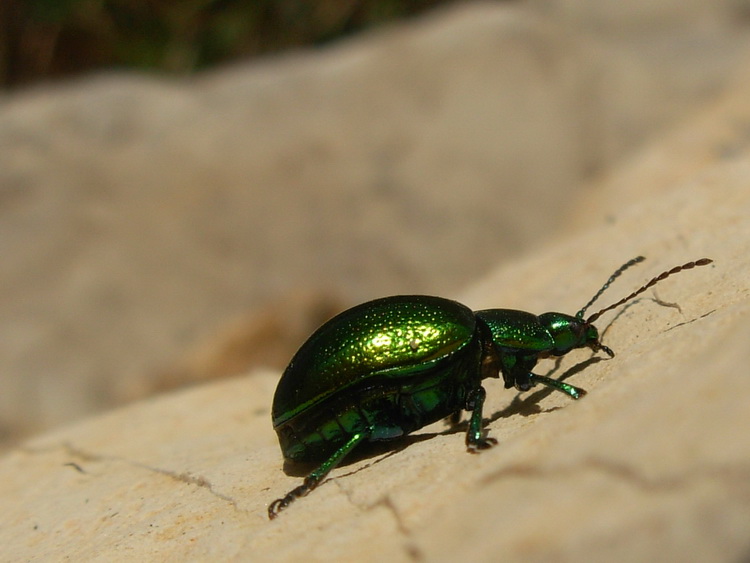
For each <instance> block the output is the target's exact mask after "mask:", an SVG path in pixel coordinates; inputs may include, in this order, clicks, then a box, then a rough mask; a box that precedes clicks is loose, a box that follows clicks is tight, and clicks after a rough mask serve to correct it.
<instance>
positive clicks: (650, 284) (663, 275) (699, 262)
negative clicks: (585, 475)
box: [582, 257, 713, 324]
mask: <svg viewBox="0 0 750 563" xmlns="http://www.w3.org/2000/svg"><path fill="white" fill-rule="evenodd" d="M639 258H640V257H639ZM635 261H637V262H640V261H641V260H638V259H637V258H634V259H633V260H631V261H630V262H628V263H627V264H625V265H624V266H623V267H622V268H620V269H619V270H617V272H615V273H614V274H613V275H612V277H611V278H609V281H608V282H607V283H606V284H604V288H606V287H607V286H608V285H609V284H610V282H611V281H612V279H613V278H616V277H617V276H618V275H619V274H620V273H621V271H622V270H624V269H625V268H626V267H628V266H630V265H631V262H632V263H635ZM711 262H713V260H711V259H710V258H701V259H700V260H695V261H694V262H687V263H686V264H683V265H682V266H675V267H674V268H672V269H671V270H667V271H666V272H662V273H661V274H659V275H658V276H656V277H655V278H652V279H651V281H649V282H648V283H647V284H645V285H644V286H643V287H641V288H640V289H638V290H636V291H634V292H633V293H631V294H630V295H628V296H627V297H623V298H622V299H620V300H619V301H618V302H617V303H613V304H612V305H609V306H608V307H605V308H604V309H602V310H601V311H598V312H596V313H594V314H593V315H591V316H590V317H589V318H588V319H586V323H587V324H591V323H593V322H594V321H595V320H596V319H598V318H599V317H601V316H602V314H603V313H606V312H607V311H611V310H612V309H614V308H615V307H619V306H620V305H622V304H623V303H626V302H628V301H630V300H631V299H633V298H635V297H637V296H638V295H640V294H641V293H643V292H644V291H646V290H647V289H648V288H649V287H653V286H655V285H656V284H657V283H659V282H660V281H662V280H665V279H667V278H668V277H669V276H671V275H672V274H676V273H677V272H681V271H683V270H692V269H693V268H695V267H696V266H705V265H707V264H710V263H711ZM604 288H602V290H603V289H604ZM599 293H601V291H600V292H599ZM597 296H598V294H597ZM589 305H590V303H589ZM586 307H588V305H586ZM586 307H584V308H583V309H582V310H585V309H586Z"/></svg>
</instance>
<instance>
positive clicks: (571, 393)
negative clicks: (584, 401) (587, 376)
mask: <svg viewBox="0 0 750 563" xmlns="http://www.w3.org/2000/svg"><path fill="white" fill-rule="evenodd" d="M529 383H530V384H531V386H534V385H536V384H537V383H541V384H542V385H546V386H547V387H552V389H556V390H557V391H561V392H563V393H565V394H566V395H567V396H568V397H571V398H572V399H578V398H580V397H582V396H584V395H585V394H586V390H585V389H581V388H580V387H575V386H573V385H569V384H567V383H563V382H562V381H558V380H557V379H552V378H551V377H546V376H544V375H537V374H535V373H529Z"/></svg>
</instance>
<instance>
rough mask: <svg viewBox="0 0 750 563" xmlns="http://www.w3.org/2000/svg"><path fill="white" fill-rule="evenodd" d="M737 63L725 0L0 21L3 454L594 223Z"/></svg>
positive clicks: (247, 363) (295, 8)
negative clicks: (343, 314) (33, 437)
mask: <svg viewBox="0 0 750 563" xmlns="http://www.w3.org/2000/svg"><path fill="white" fill-rule="evenodd" d="M749 54H750V1H746V0H648V1H646V0H633V1H630V2H619V1H614V0H611V1H609V0H606V1H602V0H526V1H522V0H517V1H510V0H508V1H499V0H498V1H483V2H477V1H473V2H468V1H460V2H459V1H454V2H448V1H444V2H440V1H437V0H435V1H427V0H425V1H417V2H396V1H374V0H373V1H365V0H359V1H357V0H351V1H346V0H337V1H336V0H329V1H320V2H305V1H296V0H278V1H261V0H257V1H252V2H251V1H247V0H245V1H243V0H235V1H231V0H223V1H221V0H220V1H209V0H202V1H200V0H196V1H186V2H171V1H162V0H141V1H129V2H125V1H117V0H114V1H106V2H105V1H103V0H68V1H51V0H25V1H21V0H4V1H3V2H2V3H1V4H0V83H1V85H2V88H3V93H2V94H0V256H1V257H2V266H0V284H1V285H0V287H2V288H3V291H2V293H1V294H0V384H1V385H2V392H1V393H0V442H2V444H4V445H5V446H7V445H9V444H11V443H14V442H16V441H18V440H20V439H22V438H23V437H25V436H28V435H30V434H31V433H33V432H37V431H40V430H43V429H46V428H50V427H54V426H56V425H59V424H62V423H65V422H68V421H71V420H75V419H77V418H81V417H83V416H85V415H87V414H90V413H92V412H96V411H101V410H104V409H107V408H111V407H113V406H116V405H119V404H123V403H125V402H127V401H132V400H135V399H137V398H141V397H145V396H148V395H151V394H153V393H157V392H160V391H164V390H167V389H172V388H175V387H179V386H181V385H185V384H187V383H194V382H198V381H203V380H206V379H210V378H214V377H224V376H231V375H238V374H241V373H243V372H245V371H247V370H248V369H249V368H250V367H253V366H260V365H264V366H269V367H273V368H276V369H279V370H281V369H283V367H284V366H285V364H286V362H287V361H288V359H289V358H290V356H291V354H292V353H293V352H294V351H295V350H296V348H297V347H298V346H299V344H301V342H302V341H303V340H304V339H305V338H306V336H308V334H309V333H310V332H311V331H312V330H314V328H316V327H317V326H318V325H319V324H320V323H321V322H323V321H324V320H325V319H327V318H328V317H330V316H332V315H333V314H335V313H336V312H338V311H339V310H342V309H343V308H346V307H348V306H350V305H352V304H354V303H356V302H359V301H362V300H366V299H370V298H374V297H378V296H382V295H387V294H393V293H417V292H418V293H433V294H440V295H445V296H448V297H457V296H458V295H459V293H460V292H461V291H462V290H463V289H465V288H467V287H468V286H469V285H471V284H472V283H473V282H475V281H476V280H478V279H479V278H481V277H482V276H483V275H484V274H485V273H487V272H488V271H490V270H491V269H492V268H493V267H494V266H496V265H498V264H500V263H502V262H503V261H507V260H509V259H512V258H513V257H517V256H519V255H521V254H523V253H525V252H528V251H530V250H531V249H534V248H536V247H538V246H539V245H542V244H544V243H545V241H548V240H552V239H554V238H555V237H559V236H563V235H564V233H566V232H570V231H571V230H575V229H576V228H577V226H580V224H581V222H582V221H591V222H595V221H616V217H614V216H602V214H601V212H600V211H598V209H599V208H598V207H597V200H598V198H599V197H600V196H601V190H602V188H601V186H602V182H603V181H604V180H605V179H606V178H607V177H608V175H609V174H611V173H612V171H613V170H615V169H616V168H617V167H618V166H620V165H621V164H622V163H624V162H626V161H627V159H628V158H629V157H630V156H631V155H633V154H634V153H635V152H637V151H638V149H639V148H640V147H643V146H644V145H645V144H647V143H648V142H649V141H650V140H652V139H655V138H658V137H659V136H660V135H662V134H663V133H664V132H665V131H667V130H669V129H670V128H673V127H675V126H677V125H678V124H679V123H680V122H681V121H682V120H685V119H687V118H688V117H689V116H691V115H693V114H694V113H695V112H697V111H699V110H700V109H701V108H703V107H705V106H706V105H707V104H709V103H711V102H712V101H713V100H715V99H717V98H718V97H719V96H721V94H722V92H723V91H724V90H725V89H726V88H727V87H728V85H730V84H731V83H732V81H733V80H734V79H735V77H736V76H737V75H738V74H742V73H743V72H747V66H748V60H749V59H748V55H749ZM639 188H640V187H639V186H632V192H631V191H629V192H628V193H622V194H620V195H619V196H618V197H621V198H622V199H623V201H627V200H628V199H633V198H638V197H643V196H644V194H643V193H642V192H641V191H640V189H639ZM629 189H630V188H629ZM621 258H623V257H618V260H619V259H621ZM615 262H617V260H615ZM572 267H574V265H572ZM523 305H524V304H521V303H502V304H498V306H517V307H523Z"/></svg>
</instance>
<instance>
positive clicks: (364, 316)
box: [272, 296, 476, 427]
mask: <svg viewBox="0 0 750 563" xmlns="http://www.w3.org/2000/svg"><path fill="white" fill-rule="evenodd" d="M475 325H476V322H475V319H474V314H473V313H472V311H471V310H470V309H469V308H468V307H466V306H464V305H461V304H460V303H457V302H455V301H451V300H448V299H442V298H439V297H428V296H396V297H386V298H384V299H378V300H375V301H370V302H368V303H363V304H362V305H359V306H357V307H354V308H352V309H349V310H347V311H344V312H343V313H341V314H340V315H338V316H336V317H334V318H333V319H331V320H330V321H328V322H327V323H325V324H324V325H323V326H322V327H320V328H319V329H318V330H317V331H316V332H315V333H313V335H312V336H311V337H310V338H309V339H308V340H307V342H305V343H304V344H303V345H302V347H301V348H300V349H299V351H298V352H297V353H296V354H295V356H294V358H292V361H291V363H290V364H289V366H288V367H287V368H286V370H285V371H284V374H283V375H282V377H281V380H280V381H279V385H278V387H277V388H276V394H275V395H274V400H273V408H272V417H273V424H274V427H277V426H279V425H280V424H283V423H284V422H285V421H287V420H289V419H291V418H292V417H294V416H296V415H297V414H299V413H300V412H303V411H305V410H307V409H310V408H317V405H319V404H321V403H322V402H323V401H325V400H326V399H327V398H328V397H330V396H332V395H333V394H334V393H345V392H346V391H345V390H346V389H347V388H351V387H355V386H359V385H360V384H362V383H365V382H366V384H372V385H381V386H382V385H385V383H386V382H387V381H388V380H389V379H390V378H394V379H402V378H404V377H405V376H408V375H409V373H411V372H412V371H413V370H415V371H418V372H419V371H423V370H425V369H428V367H429V365H430V363H431V362H434V361H436V360H439V359H440V358H443V357H445V356H447V355H449V354H451V353H453V352H455V351H456V350H458V349H460V348H461V347H463V346H465V345H466V344H467V343H468V342H469V341H470V340H471V338H472V337H473V334H474V330H475Z"/></svg>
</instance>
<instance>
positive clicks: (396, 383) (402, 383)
mask: <svg viewBox="0 0 750 563" xmlns="http://www.w3.org/2000/svg"><path fill="white" fill-rule="evenodd" d="M479 365H480V345H479V341H478V340H473V341H471V343H470V344H469V345H467V346H465V347H463V348H461V349H460V350H459V351H458V352H455V353H453V354H450V355H449V356H447V357H445V358H442V359H441V360H439V361H435V362H430V363H429V365H427V366H422V367H423V369H422V370H421V372H411V373H410V374H409V375H408V376H405V377H404V378H402V379H393V378H391V379H388V380H378V383H377V384H373V385H367V384H365V385H361V386H360V387H353V388H348V389H347V390H346V391H345V392H339V393H335V394H333V395H331V396H330V397H328V398H326V400H325V401H323V402H321V403H320V404H317V405H316V407H315V408H310V409H307V410H305V411H302V412H300V413H298V414H297V415H296V416H294V417H292V418H291V419H289V420H287V421H285V422H283V423H282V424H280V425H278V426H277V427H276V432H277V434H278V436H279V443H280V446H281V450H282V452H283V454H284V457H286V458H287V459H292V460H295V461H322V460H325V459H326V458H327V457H328V456H330V455H331V454H332V453H333V452H334V451H336V449H338V448H339V447H340V446H342V445H343V444H344V443H346V442H347V440H348V439H349V437H350V436H352V435H353V434H354V433H356V432H361V431H366V432H370V435H369V440H370V441H378V440H389V439H393V438H397V437H399V436H403V435H406V434H409V433H410V432H412V431H414V430H417V429H419V428H422V427H423V426H426V425H427V424H431V423H433V422H436V421H438V420H440V419H442V418H445V417H446V416H448V415H450V414H451V413H453V412H456V411H457V410H460V409H463V408H465V404H466V395H467V393H468V392H469V390H470V389H472V388H474V387H476V386H477V385H478V384H479V380H480V374H479Z"/></svg>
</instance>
